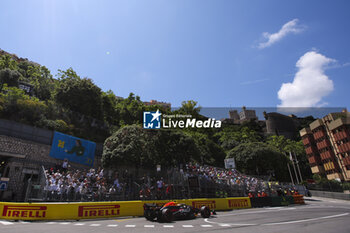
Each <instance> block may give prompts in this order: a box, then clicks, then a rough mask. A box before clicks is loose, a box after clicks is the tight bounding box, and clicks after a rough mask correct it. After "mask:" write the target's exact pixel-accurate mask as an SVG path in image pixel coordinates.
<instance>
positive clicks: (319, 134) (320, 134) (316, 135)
mask: <svg viewBox="0 0 350 233" xmlns="http://www.w3.org/2000/svg"><path fill="white" fill-rule="evenodd" d="M326 136H327V134H326V132H325V131H324V130H323V129H322V130H319V131H317V132H315V133H314V138H315V140H318V139H320V138H322V137H324V138H326Z"/></svg>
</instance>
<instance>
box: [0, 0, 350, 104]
mask: <svg viewBox="0 0 350 233" xmlns="http://www.w3.org/2000/svg"><path fill="white" fill-rule="evenodd" d="M349 9H350V2H349V1H310V0H308V1H305V0H304V1H296V0H293V1H288V2H287V1H277V0H276V1H246V0H245V1H231V0H210V1H209V0H176V1H175V0H172V1H170V0H168V1H164V0H147V1H140V0H123V1H117V0H110V1H107V0H98V1H97V0H95V1H93V0H75V1H73V0H56V1H54V0H31V1H28V0H11V1H1V2H0V33H1V36H0V48H1V49H3V50H5V51H8V52H11V53H15V54H17V55H18V56H20V57H26V58H28V59H30V60H32V61H35V62H38V63H40V64H42V65H45V66H47V67H48V68H49V69H50V70H51V72H52V74H57V69H67V68H69V67H72V68H73V69H74V70H76V71H77V73H78V74H79V75H80V76H82V77H89V78H91V79H93V80H94V82H95V83H96V84H97V85H98V86H100V87H101V88H102V89H103V90H104V91H106V90H108V89H111V90H113V92H114V93H115V94H116V95H118V96H122V97H127V96H128V94H129V93H130V92H133V93H135V94H137V95H139V96H141V99H142V100H145V101H148V100H151V99H156V100H159V101H166V102H171V103H172V105H173V106H179V105H180V104H181V101H183V100H190V99H193V100H196V101H198V102H199V104H200V105H201V106H204V107H230V106H243V105H245V106H256V107H264V106H289V105H293V106H294V107H295V106H303V107H309V106H316V107H317V106H327V107H335V106H337V107H339V106H345V107H347V108H348V109H349V108H350V104H349V99H350V91H349V87H350V75H349V73H350V46H349V41H350V30H349V28H350V14H349ZM264 33H265V34H264ZM298 61H299V62H298ZM297 62H298V64H299V65H298V67H297V66H296V64H297ZM283 83H289V84H286V85H284V86H283V87H282V84H283Z"/></svg>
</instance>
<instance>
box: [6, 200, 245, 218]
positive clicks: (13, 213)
mask: <svg viewBox="0 0 350 233" xmlns="http://www.w3.org/2000/svg"><path fill="white" fill-rule="evenodd" d="M169 201H170V200H161V201H116V202H79V203H42V204H40V203H31V204H30V203H12V202H0V219H9V220H66V219H96V218H115V217H122V216H143V205H144V204H145V203H157V204H165V203H167V202H169ZM177 202H178V203H185V204H187V205H191V206H193V207H196V208H200V207H202V206H203V205H206V206H208V207H209V208H210V209H215V210H228V209H237V208H250V207H251V205H250V199H249V198H248V197H239V198H215V199H185V200H177Z"/></svg>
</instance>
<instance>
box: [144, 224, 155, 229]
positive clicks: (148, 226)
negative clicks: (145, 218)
mask: <svg viewBox="0 0 350 233" xmlns="http://www.w3.org/2000/svg"><path fill="white" fill-rule="evenodd" d="M143 227H147V228H150V227H154V225H144V226H143Z"/></svg>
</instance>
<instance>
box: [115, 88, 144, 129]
mask: <svg viewBox="0 0 350 233" xmlns="http://www.w3.org/2000/svg"><path fill="white" fill-rule="evenodd" d="M144 110H145V105H144V104H143V102H142V101H141V99H140V97H139V96H135V94H134V93H130V94H129V96H128V98H126V99H121V100H118V103H117V106H116V111H117V115H118V116H119V125H120V126H122V125H132V124H141V123H142V118H143V111H144Z"/></svg>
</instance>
